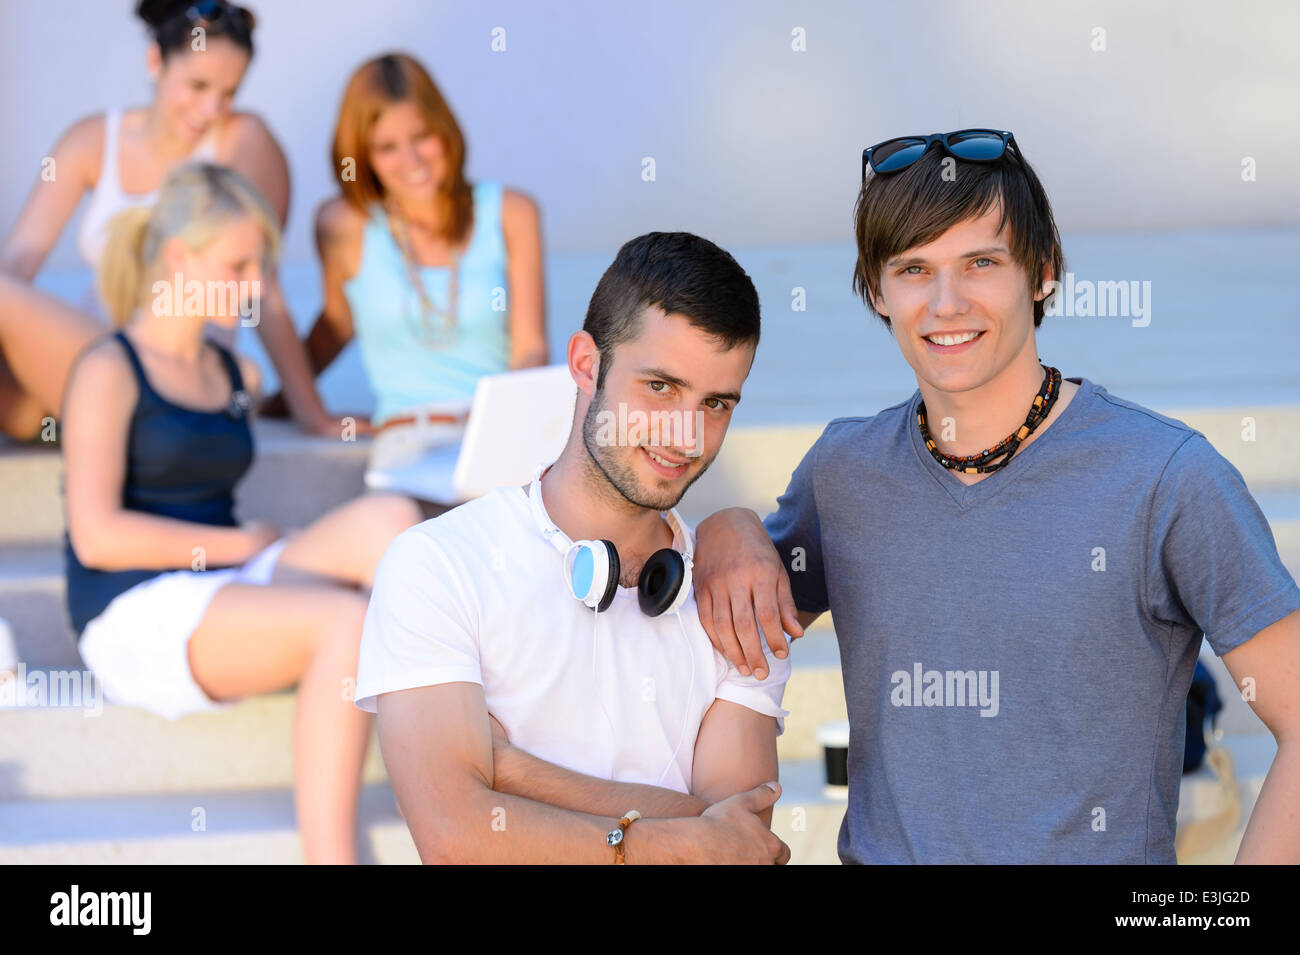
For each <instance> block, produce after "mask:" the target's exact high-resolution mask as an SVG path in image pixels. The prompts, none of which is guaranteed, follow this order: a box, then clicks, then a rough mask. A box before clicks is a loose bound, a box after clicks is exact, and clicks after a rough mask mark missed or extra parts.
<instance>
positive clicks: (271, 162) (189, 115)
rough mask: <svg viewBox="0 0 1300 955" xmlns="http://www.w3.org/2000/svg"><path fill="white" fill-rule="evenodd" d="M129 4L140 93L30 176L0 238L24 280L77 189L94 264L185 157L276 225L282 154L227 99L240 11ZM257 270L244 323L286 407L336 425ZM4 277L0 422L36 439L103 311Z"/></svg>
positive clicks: (301, 418) (1, 257) (299, 416)
mask: <svg viewBox="0 0 1300 955" xmlns="http://www.w3.org/2000/svg"><path fill="white" fill-rule="evenodd" d="M136 14H137V15H138V16H139V17H140V19H142V20H143V21H144V22H145V25H146V26H147V27H148V30H149V36H150V41H151V42H150V44H149V47H148V52H147V54H146V66H147V68H148V70H149V74H150V76H151V78H152V80H153V99H152V101H151V102H149V103H148V104H146V105H144V106H142V107H138V108H133V109H124V108H120V107H114V108H111V109H108V110H107V111H105V112H104V113H102V114H97V115H94V116H89V117H87V118H85V119H82V120H79V121H78V122H76V123H74V124H72V126H70V127H69V128H68V129H67V130H65V131H64V133H63V135H62V136H60V137H59V140H58V142H57V143H56V144H55V145H54V147H53V149H52V150H51V151H50V158H51V159H52V160H53V165H52V166H50V167H49V169H48V170H45V171H46V172H49V171H53V173H54V175H53V176H50V177H48V178H46V177H44V176H43V177H41V178H39V179H38V180H37V182H36V184H35V185H34V186H33V187H32V190H31V193H30V195H29V196H28V199H27V202H26V204H25V205H24V206H23V210H22V212H21V214H20V215H19V217H18V220H17V222H16V223H14V225H13V227H12V229H11V230H10V232H9V234H8V236H6V237H4V239H3V241H0V274H3V275H8V276H11V277H13V278H15V279H18V280H19V281H20V282H22V283H25V284H26V283H30V282H31V281H32V280H33V278H34V277H35V276H36V274H37V272H39V270H40V268H41V265H42V263H43V262H44V261H45V259H46V257H47V256H48V255H49V252H50V250H51V249H52V248H53V247H54V244H55V242H56V241H57V240H58V238H59V235H60V234H61V233H62V232H63V230H64V228H65V227H66V226H67V224H68V222H69V220H70V219H71V218H72V214H73V212H74V211H75V210H76V209H77V207H78V205H79V204H81V201H82V199H83V198H86V200H87V202H86V207H85V210H84V211H83V214H82V216H81V221H80V225H79V227H78V230H77V236H76V238H77V248H78V251H80V253H81V255H82V257H83V258H84V259H85V261H86V264H87V265H89V266H90V268H91V269H93V270H96V271H97V270H98V267H99V260H100V256H101V254H102V251H103V249H104V246H105V244H106V242H107V235H108V224H109V222H110V221H112V219H113V217H114V216H115V215H117V213H119V212H122V211H123V210H126V209H131V208H137V207H140V206H147V205H149V204H150V203H152V202H153V201H154V199H155V198H156V197H157V194H158V187H159V184H160V183H161V182H162V181H163V178H164V177H165V176H166V175H167V173H168V172H169V171H171V170H172V169H174V168H176V167H177V166H179V165H182V164H184V163H191V162H203V161H210V162H216V163H219V164H221V165H226V166H230V167H231V168H233V169H235V170H237V171H238V172H240V173H242V174H243V175H244V176H246V177H247V178H248V179H250V180H251V181H252V182H253V183H254V184H256V185H257V187H258V189H259V190H260V191H261V192H262V193H263V194H264V195H265V196H266V197H267V199H268V201H269V202H270V204H271V207H272V208H273V209H274V210H275V220H276V222H277V223H278V224H279V225H280V226H281V227H283V225H284V222H285V218H286V216H287V215H288V209H289V170H288V166H287V164H286V163H285V158H284V153H283V152H282V151H281V149H280V146H279V144H278V143H277V142H276V140H275V137H274V136H273V135H272V134H271V132H270V130H269V129H268V128H267V127H266V124H265V123H263V122H262V120H261V119H260V118H259V117H258V116H256V115H255V114H253V113H247V112H241V111H238V110H235V109H234V108H233V105H232V104H233V100H234V96H235V93H236V92H237V91H238V89H239V86H240V85H241V83H242V82H243V78H244V74H245V72H246V71H247V69H248V65H249V63H250V62H251V60H252V56H253V29H254V18H253V14H252V13H251V12H250V11H249V10H248V9H246V8H244V7H240V6H238V5H236V4H233V3H227V2H225V0H199V2H195V0H140V2H139V3H138V4H137V6H136ZM198 37H201V38H202V41H203V42H202V43H197V42H196V40H197V38H198ZM266 279H267V282H268V287H267V288H266V290H265V294H264V296H263V299H262V308H261V314H260V315H259V316H258V324H257V332H258V335H259V336H260V338H261V340H262V343H263V345H264V346H265V348H266V351H267V354H268V355H269V356H270V358H271V360H272V362H274V364H275V367H276V371H277V373H278V374H279V376H280V377H281V379H282V380H283V382H284V388H285V390H286V392H287V393H288V397H289V399H290V405H291V410H292V412H293V416H294V418H295V420H296V421H297V422H298V424H299V425H300V427H302V428H303V429H304V430H306V431H308V432H310V433H313V434H327V435H338V434H339V421H338V419H337V418H336V417H332V416H330V415H329V414H327V413H326V411H325V409H324V408H323V407H322V405H321V402H320V398H319V396H318V395H317V393H316V389H315V386H314V384H313V382H312V377H311V374H310V371H309V369H308V365H307V359H306V356H305V355H304V353H303V349H302V346H301V344H300V343H299V341H298V338H297V335H296V333H295V332H294V328H293V324H292V322H291V321H290V319H289V315H288V312H287V311H286V309H285V306H284V304H283V301H282V300H281V297H280V294H279V291H278V289H277V288H276V286H275V283H274V282H273V281H272V279H273V276H270V275H268V276H266ZM8 288H9V292H10V294H9V295H8V296H7V298H6V300H5V301H3V302H0V432H4V433H5V434H8V435H10V436H12V437H15V438H18V439H20V440H31V439H33V438H36V437H38V436H41V437H43V438H44V439H46V440H49V439H50V435H49V433H48V432H46V433H45V434H43V435H42V426H43V423H45V421H44V419H45V418H47V417H50V416H53V415H54V414H55V412H56V411H57V410H58V403H59V398H60V396H61V395H62V393H63V387H64V384H65V382H66V380H67V374H68V368H69V367H71V364H72V360H73V359H74V358H75V357H76V355H77V354H79V353H80V351H81V349H82V348H84V347H85V345H86V343H87V342H89V341H90V340H91V339H93V338H95V337H96V336H98V335H99V334H101V333H102V332H103V329H104V326H103V321H102V319H103V315H102V314H96V313H102V305H101V303H99V302H88V303H86V305H87V310H89V311H90V313H91V314H90V315H87V314H85V313H84V311H83V310H82V309H76V308H68V307H66V306H64V304H63V303H62V302H60V301H59V300H57V299H54V298H52V297H50V296H41V295H24V294H23V291H22V289H18V288H15V287H14V286H12V285H9V286H8ZM96 319H100V320H98V321H97V320H96ZM209 333H210V334H220V333H221V332H220V330H219V329H209ZM227 335H228V337H227V338H225V339H223V342H224V344H226V345H227V346H230V345H233V336H234V332H233V330H229V331H228V332H227ZM358 430H359V431H361V432H368V431H369V422H367V421H365V420H360V421H358Z"/></svg>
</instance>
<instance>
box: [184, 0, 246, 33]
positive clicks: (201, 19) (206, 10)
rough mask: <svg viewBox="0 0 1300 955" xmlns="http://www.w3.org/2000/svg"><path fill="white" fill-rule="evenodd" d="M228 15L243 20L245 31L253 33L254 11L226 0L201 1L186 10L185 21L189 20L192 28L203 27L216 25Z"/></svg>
mask: <svg viewBox="0 0 1300 955" xmlns="http://www.w3.org/2000/svg"><path fill="white" fill-rule="evenodd" d="M226 14H230V15H231V16H232V17H237V18H239V19H241V20H242V21H243V26H244V29H245V30H247V31H249V32H252V29H253V23H254V18H253V11H251V10H247V9H245V8H244V7H237V6H235V5H234V4H233V3H227V2H226V0H199V2H198V3H196V4H194V5H193V6H191V7H188V8H187V9H186V10H185V19H186V20H189V21H190V24H191V25H192V26H202V25H203V24H205V23H216V22H217V21H218V20H220V19H221V18H222V17H224V16H226Z"/></svg>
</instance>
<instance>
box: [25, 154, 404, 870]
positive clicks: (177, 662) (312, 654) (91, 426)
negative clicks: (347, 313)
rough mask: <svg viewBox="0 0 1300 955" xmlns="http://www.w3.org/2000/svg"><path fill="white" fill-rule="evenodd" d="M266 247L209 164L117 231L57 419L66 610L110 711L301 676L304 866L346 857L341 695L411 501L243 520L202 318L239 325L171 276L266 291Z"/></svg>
mask: <svg viewBox="0 0 1300 955" xmlns="http://www.w3.org/2000/svg"><path fill="white" fill-rule="evenodd" d="M278 243H279V230H278V227H277V225H276V222H275V212H274V210H273V209H272V208H271V207H270V205H269V204H268V203H267V201H266V200H265V199H264V198H263V197H262V196H261V195H260V194H258V192H257V190H256V188H255V187H254V186H253V185H252V184H250V183H249V182H248V180H246V179H244V178H243V177H242V176H240V175H239V174H238V173H235V172H233V171H231V170H228V169H225V168H222V167H219V166H215V165H211V164H201V165H191V166H186V167H183V168H180V169H176V170H174V171H173V172H172V173H170V174H169V175H168V178H167V180H166V181H165V182H164V184H163V187H162V190H161V193H160V195H159V197H158V201H157V203H156V204H155V205H153V206H152V207H148V206H139V207H136V208H134V209H128V210H126V211H124V212H122V213H119V215H118V216H117V217H115V219H114V220H113V221H112V223H111V224H110V227H109V234H108V238H107V242H106V246H105V248H104V250H103V254H102V256H101V261H100V273H99V277H100V288H101V294H102V296H103V299H104V302H105V304H106V306H107V307H108V310H109V313H110V316H111V317H112V320H113V323H114V325H115V326H116V331H114V332H112V333H109V334H105V335H103V336H102V337H101V338H99V339H98V340H96V341H95V342H94V343H92V345H91V346H89V347H88V348H86V350H85V351H84V352H83V354H82V355H81V357H80V358H79V359H78V360H77V362H76V364H75V365H74V367H73V369H72V372H71V375H70V379H69V383H68V391H67V395H66V398H65V402H64V405H63V408H62V411H63V421H64V438H63V454H64V466H65V474H66V485H65V495H66V517H67V527H68V533H67V535H66V536H65V539H64V553H65V566H66V574H67V606H68V613H69V616H70V617H71V620H72V625H73V628H74V630H75V631H76V632H77V634H78V637H79V643H78V646H79V650H80V652H81V655H82V658H83V659H84V660H85V662H86V664H87V666H89V667H90V669H91V670H92V671H93V672H94V673H95V676H96V677H97V679H98V680H99V682H100V684H101V686H102V687H103V690H104V693H105V696H106V697H107V698H108V700H109V701H110V702H112V703H117V704H121V705H126V706H135V707H140V708H143V709H146V710H149V711H151V712H154V713H157V714H159V715H161V716H164V717H166V718H169V719H178V718H180V717H182V716H185V715H187V714H189V713H193V712H200V711H203V710H209V709H213V708H219V707H220V706H222V705H224V704H225V703H226V702H227V701H232V700H236V699H238V698H240V697H244V696H250V695H254V694H259V693H267V692H271V691H275V690H281V689H285V688H288V687H292V686H294V685H297V687H298V692H297V711H296V714H295V721H294V785H295V803H296V807H297V814H298V824H299V829H300V832H301V836H302V841H303V851H304V855H305V857H306V860H307V861H308V862H330V863H352V862H355V861H356V844H355V829H356V805H357V798H358V791H359V788H360V784H361V769H362V765H363V761H364V758H365V753H366V748H367V743H368V742H369V737H370V719H369V717H368V716H367V715H366V714H364V713H362V712H361V711H359V710H358V709H357V708H356V707H354V706H353V705H352V704H351V702H350V695H349V694H347V693H346V688H347V686H348V685H349V681H351V680H354V679H355V674H356V667H357V652H358V646H359V642H360V637H361V625H362V620H363V617H364V613H365V608H366V603H367V600H368V596H369V587H370V586H371V584H372V582H373V575H374V569H375V567H376V566H377V564H378V562H379V558H380V556H381V555H382V554H383V552H384V550H385V548H386V547H387V546H388V543H389V541H390V540H391V539H392V537H393V536H394V535H395V534H397V533H398V532H400V531H401V530H403V529H404V528H406V527H409V526H410V525H411V524H413V523H415V522H417V521H418V520H419V518H420V512H419V508H418V507H417V506H416V504H415V502H413V501H411V500H409V499H407V498H403V497H399V496H397V495H389V494H369V495H366V496H363V497H361V498H358V499H356V500H354V501H351V502H349V503H346V504H343V505H341V506H339V507H337V508H335V509H334V510H332V511H330V512H329V513H327V514H325V515H324V516H322V517H321V518H319V519H318V520H316V521H315V522H313V523H312V524H310V525H309V526H308V527H306V528H304V529H302V530H300V531H297V532H295V533H291V534H289V535H287V536H286V535H283V534H282V533H281V532H280V531H279V530H278V529H277V528H275V527H274V526H271V525H269V524H266V523H264V522H261V521H252V522H247V523H243V524H240V523H238V522H237V521H236V520H235V517H234V512H233V511H234V488H235V486H236V484H237V483H238V482H239V480H240V479H241V478H242V477H243V475H244V474H245V473H246V472H247V471H248V469H249V467H250V466H251V465H252V463H253V456H254V448H253V437H252V431H251V429H250V426H249V412H250V409H251V408H252V407H253V406H254V402H255V400H256V396H257V393H258V371H257V367H256V365H255V364H254V363H253V362H252V361H251V360H250V359H247V358H236V357H235V355H234V354H233V353H232V352H230V351H229V350H228V349H226V348H225V347H224V346H223V345H221V344H220V343H218V342H215V341H211V340H207V339H206V338H205V335H204V325H205V323H207V322H214V323H216V324H218V325H220V326H222V327H224V328H226V329H233V328H234V327H235V325H236V323H237V321H238V319H239V317H240V311H239V309H238V308H234V307H231V303H230V302H229V300H226V301H225V302H223V303H222V304H221V305H219V306H218V307H217V308H216V310H215V311H213V310H210V309H209V308H199V309H195V308H192V307H190V305H189V301H190V300H189V298H188V297H186V298H184V299H183V301H184V304H185V307H183V308H181V309H179V310H177V309H175V308H173V307H172V305H173V303H174V302H176V301H182V297H181V296H180V295H178V294H177V295H173V290H172V288H171V283H172V282H173V281H176V282H183V283H184V285H183V288H184V289H185V291H186V293H187V295H188V292H189V290H190V289H191V287H193V285H194V283H199V284H200V285H201V286H203V287H212V286H216V285H220V286H222V287H225V285H226V284H227V283H232V282H234V283H239V284H240V285H241V287H248V286H249V285H251V283H254V282H257V281H259V280H260V279H261V278H262V276H263V275H264V274H265V273H266V272H268V271H269V270H270V269H271V268H273V266H274V262H275V259H276V253H277V248H278ZM160 289H165V291H162V292H161V293H160V291H159V290H160ZM31 294H33V295H37V296H39V295H42V294H43V293H41V292H38V291H35V290H33V291H32V292H31ZM307 477H308V476H307V475H304V479H307Z"/></svg>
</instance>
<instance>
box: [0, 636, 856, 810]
mask: <svg viewBox="0 0 1300 955" xmlns="http://www.w3.org/2000/svg"><path fill="white" fill-rule="evenodd" d="M819 638H820V639H822V640H824V641H829V642H830V643H831V644H832V650H833V640H834V638H833V636H829V635H826V634H821V635H819ZM806 639H807V640H809V641H813V640H814V639H818V637H813V636H810V637H808V638H806ZM810 645H811V644H810ZM804 649H805V648H804V647H799V648H798V649H797V651H796V654H795V657H794V662H795V667H794V673H793V675H792V677H791V679H790V682H789V683H788V684H787V692H786V700H785V707H786V709H788V710H790V711H791V716H790V717H789V718H788V719H787V720H786V732H785V733H784V734H783V735H782V736H781V737H780V739H779V740H778V745H777V749H778V754H779V755H780V757H781V758H782V759H783V760H802V759H819V758H820V756H821V751H820V748H819V747H818V746H817V743H816V739H815V734H816V732H817V728H818V727H819V726H820V725H821V724H822V723H823V722H826V721H827V720H844V719H846V718H847V712H846V710H845V707H844V688H843V683H842V682H841V679H840V672H839V669H838V666H837V665H825V664H816V663H812V662H808V661H804V660H801V659H800V658H801V657H803V656H805V654H803V653H802V652H801V651H802V650H804ZM33 672H34V671H28V672H27V674H26V676H27V677H28V678H29V679H31V678H33ZM44 672H47V673H48V672H49V671H44ZM76 672H77V673H80V674H84V672H85V671H76ZM78 689H80V690H82V692H83V693H84V694H85V699H84V700H83V701H81V702H82V705H62V706H57V705H26V706H16V707H10V708H0V803H4V802H5V801H15V800H26V799H73V798H91V797H104V796H123V795H131V794H146V793H170V792H183V791H208V790H223V789H232V790H235V789H270V788H279V787H284V788H288V787H291V786H292V785H293V761H292V738H293V732H292V728H293V712H294V706H295V702H296V696H295V694H294V693H293V692H289V691H286V692H282V693H271V694H266V695H263V696H258V697H251V698H249V699H246V700H242V701H240V702H239V703H237V704H236V705H235V706H232V707H230V708H229V709H225V710H218V711H211V712H206V713H196V714H193V715H190V716H187V717H185V718H183V719H180V720H175V721H173V720H167V719H164V718H162V717H160V716H156V715H154V714H152V713H148V712H146V711H144V710H138V709H133V708H130V707H125V706H118V705H115V704H112V703H107V702H104V701H103V700H102V699H101V698H99V697H98V690H97V687H96V685H95V684H93V683H91V682H85V683H82V684H81V685H80V686H79V687H78ZM28 702H31V701H30V700H29V701H28ZM41 702H42V703H44V702H45V701H41ZM63 702H65V703H67V702H76V701H75V700H71V699H69V698H68V697H67V696H66V695H65V697H64V700H63ZM385 778H386V774H385V771H384V766H383V761H382V757H381V754H380V751H379V744H378V740H377V738H375V737H374V736H372V738H371V745H370V750H369V753H368V756H367V762H366V767H365V779H366V781H367V782H380V781H382V780H384V779H385Z"/></svg>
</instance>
